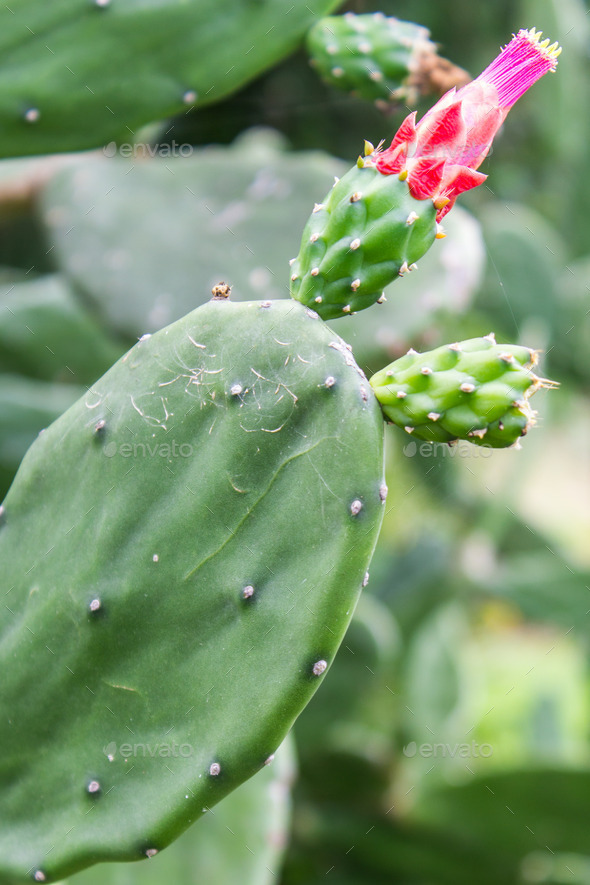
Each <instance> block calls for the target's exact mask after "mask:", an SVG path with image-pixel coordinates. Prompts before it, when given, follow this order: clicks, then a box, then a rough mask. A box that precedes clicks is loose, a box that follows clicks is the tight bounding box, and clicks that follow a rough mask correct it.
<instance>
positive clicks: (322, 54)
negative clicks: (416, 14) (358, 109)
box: [307, 12, 437, 103]
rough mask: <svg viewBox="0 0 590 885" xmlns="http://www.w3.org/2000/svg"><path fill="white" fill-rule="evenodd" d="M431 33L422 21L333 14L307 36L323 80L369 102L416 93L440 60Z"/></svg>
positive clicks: (408, 97)
mask: <svg viewBox="0 0 590 885" xmlns="http://www.w3.org/2000/svg"><path fill="white" fill-rule="evenodd" d="M429 37H430V32H429V31H428V29H427V28H424V27H422V26H421V25H416V24H414V23H413V22H404V21H400V20H399V19H396V18H392V17H386V16H385V15H383V14H382V13H379V12H377V13H374V14H371V15H354V13H347V14H346V15H332V16H328V17H326V18H323V19H321V20H320V21H319V22H318V23H317V24H315V25H314V26H313V28H311V29H310V31H309V32H308V35H307V48H308V51H309V54H310V58H311V63H312V65H313V67H315V68H316V70H317V71H318V73H319V74H320V75H321V77H322V79H323V80H325V81H326V82H327V83H329V84H330V85H331V86H335V87H336V88H337V89H342V90H345V91H347V92H352V93H353V94H356V95H358V96H360V97H361V98H364V99H366V100H368V101H377V102H388V103H389V102H392V101H398V102H399V101H409V102H410V103H413V101H414V100H415V97H416V85H417V83H418V82H419V80H418V78H419V73H420V70H421V69H422V68H424V67H432V64H433V61H434V60H435V59H437V55H436V47H435V45H434V43H432V42H431V41H430V39H429Z"/></svg>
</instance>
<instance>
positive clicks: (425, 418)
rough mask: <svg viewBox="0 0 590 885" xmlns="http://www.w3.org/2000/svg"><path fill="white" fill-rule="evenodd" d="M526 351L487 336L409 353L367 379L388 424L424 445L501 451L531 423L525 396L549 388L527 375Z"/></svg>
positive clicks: (530, 356)
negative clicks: (465, 445)
mask: <svg viewBox="0 0 590 885" xmlns="http://www.w3.org/2000/svg"><path fill="white" fill-rule="evenodd" d="M535 363H536V354H535V352H534V351H532V350H530V349H529V348H528V347H520V346H517V345H514V344H511V345H507V344H496V340H495V338H494V336H493V335H487V336H486V337H485V338H471V339H468V340H467V341H462V342H461V343H456V344H449V345H445V346H444V347H438V348H436V350H431V351H428V352H427V353H416V351H414V350H409V351H408V353H407V354H406V355H405V356H403V357H401V358H400V359H398V360H396V361H395V362H394V363H391V365H389V366H388V367H387V368H386V369H383V370H382V371H381V372H377V374H375V375H373V377H372V378H371V386H372V388H373V390H374V391H375V395H376V397H377V399H378V400H379V402H380V403H381V406H382V408H383V411H384V413H385V415H386V417H387V418H389V420H390V421H392V422H393V423H394V424H397V425H398V427H403V428H404V429H405V430H406V431H407V432H408V433H411V434H413V435H414V436H415V437H417V438H418V439H425V440H428V441H429V442H454V441H456V440H458V439H464V440H469V441H470V442H473V443H475V444H476V445H486V446H491V447H492V448H505V447H506V446H510V445H513V444H514V443H516V442H518V440H519V439H520V437H521V436H524V435H525V434H526V432H527V430H528V429H529V427H530V426H531V424H532V423H533V422H534V419H535V412H533V411H532V409H531V408H530V405H529V402H528V400H529V397H530V396H531V395H532V394H533V393H534V392H535V391H536V390H538V388H539V387H541V386H551V382H548V381H545V380H542V379H540V378H538V377H537V376H536V375H535V374H534V373H533V372H532V366H534V365H535Z"/></svg>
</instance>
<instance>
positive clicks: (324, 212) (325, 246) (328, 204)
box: [291, 145, 436, 320]
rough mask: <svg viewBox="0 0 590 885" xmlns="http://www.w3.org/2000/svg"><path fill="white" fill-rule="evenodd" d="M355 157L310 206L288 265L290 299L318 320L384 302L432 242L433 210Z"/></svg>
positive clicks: (399, 183) (394, 178)
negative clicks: (392, 286)
mask: <svg viewBox="0 0 590 885" xmlns="http://www.w3.org/2000/svg"><path fill="white" fill-rule="evenodd" d="M374 153H375V152H374V151H373V149H372V145H369V146H368V147H367V159H366V160H363V159H359V164H360V165H359V166H354V167H353V168H352V169H351V170H350V171H349V172H347V173H346V175H345V176H344V177H343V178H341V179H340V180H339V181H336V183H335V184H334V186H333V188H332V190H331V191H330V192H329V193H328V194H327V196H326V197H325V199H324V200H323V202H322V203H319V204H317V205H316V206H315V208H314V210H313V212H312V214H311V216H310V218H309V221H308V222H307V225H306V227H305V229H304V231H303V237H302V239H301V248H300V251H299V255H298V256H297V258H295V259H293V262H292V264H291V295H292V297H293V298H295V299H296V300H297V301H301V303H302V304H307V305H309V306H312V307H313V309H314V310H316V311H317V312H318V313H319V314H320V316H321V317H322V318H323V319H326V320H329V319H334V318H335V317H340V316H346V315H347V314H348V315H350V314H352V313H354V312H355V311H357V310H362V309H363V308H366V307H370V306H371V305H372V304H375V302H376V301H379V299H380V298H382V297H383V288H384V286H387V285H388V284H389V283H391V282H393V280H395V279H397V278H398V277H399V276H403V274H404V273H407V272H408V271H409V270H412V269H414V264H415V262H416V261H418V259H419V258H421V257H422V256H423V255H424V253H425V252H426V251H427V250H428V249H429V248H430V246H431V245H432V243H433V242H434V240H435V238H436V220H435V218H436V209H435V207H434V205H433V204H432V202H431V201H430V200H420V201H417V200H415V199H414V198H413V197H412V196H411V194H410V190H409V188H408V185H407V183H406V182H405V181H401V180H400V179H399V178H398V176H397V175H395V176H394V175H382V174H381V173H380V172H379V171H378V170H377V168H376V167H375V166H374V165H373V164H372V158H373V157H374Z"/></svg>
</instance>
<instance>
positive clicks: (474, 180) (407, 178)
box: [291, 28, 561, 319]
mask: <svg viewBox="0 0 590 885" xmlns="http://www.w3.org/2000/svg"><path fill="white" fill-rule="evenodd" d="M540 37H541V34H540V33H538V32H537V31H536V30H535V29H534V28H531V30H529V31H525V30H521V31H519V32H518V34H516V35H515V36H514V37H513V39H512V40H511V41H510V43H508V45H507V46H505V47H504V49H503V50H502V51H501V52H500V54H499V55H498V57H497V58H496V59H495V60H494V61H493V62H492V63H491V64H490V65H488V67H487V68H486V69H485V71H483V72H482V73H481V74H480V75H479V77H477V79H476V80H474V81H473V82H472V83H468V84H467V85H466V86H464V87H463V88H462V89H460V90H459V91H458V92H456V91H455V90H452V89H451V90H449V92H447V93H446V95H444V96H443V97H442V98H441V99H440V101H439V102H437V104H436V105H435V106H434V107H433V108H431V109H430V111H428V113H427V114H426V115H425V116H424V117H423V118H422V120H420V122H419V123H418V124H417V123H416V119H415V116H416V115H415V114H410V115H409V116H408V117H406V119H405V120H404V122H403V123H402V125H401V126H400V128H399V129H398V131H397V133H396V135H395V136H394V138H393V141H392V142H391V145H390V147H389V148H387V149H386V150H380V148H379V147H378V148H377V150H375V149H374V148H373V146H372V145H371V144H370V143H369V142H365V157H364V158H363V157H359V160H358V164H357V168H356V169H352V170H351V171H350V172H348V173H347V174H346V175H345V176H344V177H343V178H342V179H341V180H340V181H337V182H336V184H335V185H334V187H333V189H332V191H331V192H330V194H328V196H327V197H326V198H325V200H324V202H323V203H319V204H317V205H316V206H315V208H314V210H313V213H312V215H311V218H310V219H309V221H308V223H307V226H306V228H305V230H304V232H303V239H302V242H301V249H300V251H299V255H298V256H297V258H294V259H293V261H292V262H291V266H292V270H291V295H292V296H293V298H295V299H296V300H297V301H301V302H302V303H303V304H306V305H308V306H313V307H314V309H315V310H316V311H317V312H318V313H319V314H320V316H321V317H323V319H333V318H335V317H338V316H344V315H346V314H350V313H353V312H354V311H355V310H360V309H362V308H364V307H370V306H371V304H374V303H375V301H379V299H380V298H381V294H382V292H381V290H382V289H383V287H384V286H386V285H387V284H388V283H391V282H392V281H393V280H394V279H396V277H397V276H399V275H402V274H403V273H404V272H405V271H406V270H412V269H413V267H414V266H415V262H416V261H417V260H418V259H419V258H421V257H422V255H424V253H425V252H426V251H427V250H428V249H429V248H430V246H431V245H432V242H433V241H434V239H435V237H436V236H444V234H443V233H442V231H440V230H438V229H437V227H436V224H437V222H440V221H441V220H442V218H444V216H445V215H446V214H447V212H449V211H450V210H451V208H452V207H453V205H454V203H455V200H456V199H457V197H458V196H459V194H461V193H463V192H464V191H467V190H470V189H471V188H474V187H477V186H478V185H480V184H482V183H483V182H484V181H485V180H486V176H485V175H484V174H483V173H481V172H478V169H479V166H480V165H481V164H482V162H483V161H484V159H485V157H486V156H487V154H488V153H489V150H490V147H491V144H492V140H493V138H494V136H495V134H496V133H497V131H498V129H499V128H500V126H501V125H502V123H503V122H504V120H505V118H506V115H507V114H508V112H509V110H510V108H511V107H512V106H513V105H514V103H515V102H516V101H517V100H518V99H519V98H520V96H521V95H523V94H524V93H525V92H526V90H527V89H529V87H530V86H532V85H533V83H535V82H536V81H537V80H538V79H539V78H540V77H542V76H543V75H544V74H546V73H548V72H549V71H554V70H555V67H556V65H557V58H558V56H559V53H560V52H561V49H560V47H559V46H558V45H557V43H554V44H553V45H551V46H549V45H548V44H549V40H544V41H543V42H541V41H540Z"/></svg>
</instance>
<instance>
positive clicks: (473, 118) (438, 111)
mask: <svg viewBox="0 0 590 885" xmlns="http://www.w3.org/2000/svg"><path fill="white" fill-rule="evenodd" d="M540 37H541V33H540V32H539V33H536V32H535V29H534V28H532V29H531V30H530V31H525V30H521V31H519V32H518V34H516V36H515V37H513V38H512V40H511V41H510V43H508V45H507V46H505V47H504V49H503V50H502V51H501V52H500V55H499V56H498V57H497V58H496V59H495V60H494V61H493V62H492V63H491V65H489V66H488V67H487V68H486V69H485V71H483V73H481V74H480V75H479V77H477V79H476V80H473V82H471V83H468V84H467V85H466V86H463V87H462V88H461V89H459V91H457V90H456V89H451V90H450V91H449V92H447V93H446V95H443V97H442V98H441V99H440V101H439V102H437V104H435V105H434V107H433V108H431V109H430V110H429V111H428V113H427V114H425V116H424V117H422V119H421V120H420V122H419V123H418V125H416V112H415V111H414V113H413V114H410V115H409V116H408V117H406V119H405V120H404V122H403V123H402V125H401V126H400V128H399V130H398V132H397V134H396V135H395V137H394V139H393V141H392V142H391V146H390V147H389V148H387V150H385V151H381V152H380V153H377V154H376V155H375V165H376V167H377V169H378V170H379V171H380V172H382V173H383V174H384V175H392V174H399V175H400V177H401V178H407V181H408V185H409V187H410V193H411V194H412V196H413V197H415V198H416V199H417V200H426V199H428V198H432V200H433V201H434V205H435V206H436V208H437V210H438V213H437V221H440V220H441V218H443V216H444V215H446V213H447V212H448V211H449V210H450V209H451V208H452V206H453V204H454V202H455V200H456V199H457V196H458V195H459V194H460V193H462V192H463V191H467V190H469V189H470V188H472V187H477V185H479V184H482V182H484V181H485V180H486V178H487V176H486V175H483V174H482V173H481V172H477V171H476V170H477V169H478V167H479V166H480V165H481V164H482V163H483V161H484V159H485V157H486V156H487V154H488V152H489V150H490V147H491V145H492V141H493V138H494V136H495V135H496V133H497V131H498V129H499V128H500V126H501V125H502V123H503V122H504V120H505V119H506V115H507V113H508V111H509V110H510V108H511V107H512V105H513V104H514V103H515V102H516V101H517V100H518V99H519V98H520V96H521V95H523V94H524V93H525V92H526V91H527V89H528V88H529V87H530V86H532V85H533V83H535V82H536V81H537V80H538V79H539V78H540V77H542V76H543V74H546V73H547V72H548V71H554V70H555V68H556V66H557V56H558V55H559V53H560V52H561V48H560V47H559V46H558V45H557V43H554V44H553V45H552V46H549V40H544V41H543V42H542V43H541V42H540Z"/></svg>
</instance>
